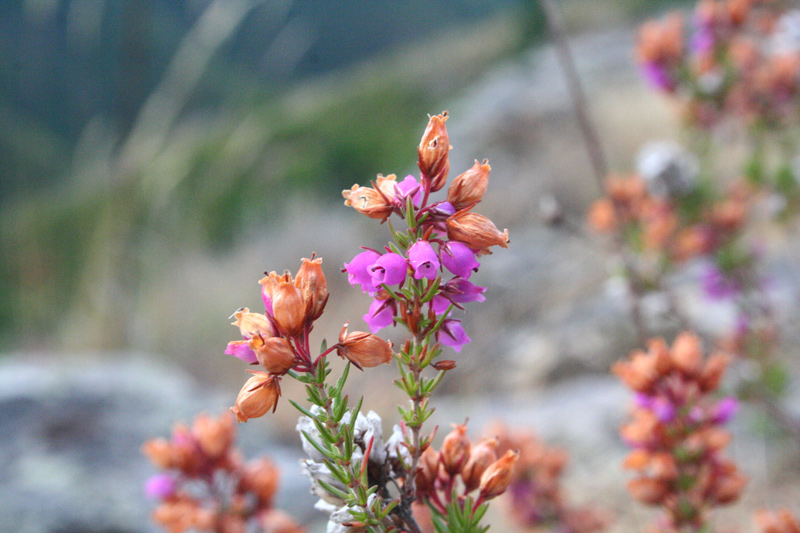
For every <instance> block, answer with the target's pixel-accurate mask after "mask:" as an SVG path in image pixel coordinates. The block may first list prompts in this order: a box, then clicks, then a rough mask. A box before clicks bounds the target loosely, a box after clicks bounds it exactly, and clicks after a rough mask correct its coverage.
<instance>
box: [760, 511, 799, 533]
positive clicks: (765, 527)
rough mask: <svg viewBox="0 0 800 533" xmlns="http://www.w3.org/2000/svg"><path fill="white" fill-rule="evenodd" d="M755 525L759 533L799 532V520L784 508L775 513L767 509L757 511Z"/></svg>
mask: <svg viewBox="0 0 800 533" xmlns="http://www.w3.org/2000/svg"><path fill="white" fill-rule="evenodd" d="M756 525H757V526H758V530H759V531H760V532H761V533H800V520H798V519H797V518H795V517H794V516H792V514H791V513H790V512H789V511H787V510H786V509H781V510H779V511H778V512H776V513H772V512H770V511H767V510H761V511H758V512H757V513H756Z"/></svg>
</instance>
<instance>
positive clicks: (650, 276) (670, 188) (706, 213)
mask: <svg viewBox="0 0 800 533" xmlns="http://www.w3.org/2000/svg"><path fill="white" fill-rule="evenodd" d="M798 20H799V19H798V11H797V9H796V7H795V8H793V7H792V5H791V3H790V2H783V1H779V0H775V1H762V0H701V1H699V2H698V3H697V6H696V8H695V10H694V13H693V15H692V23H691V25H688V26H690V27H689V28H687V24H686V22H685V20H684V15H683V14H681V13H673V14H671V15H669V16H668V17H666V18H664V19H663V20H661V21H652V22H648V23H647V24H645V25H644V26H643V27H642V28H641V29H640V32H639V38H638V43H637V58H638V61H639V64H640V67H641V71H642V73H643V75H644V77H645V79H646V80H647V81H648V82H649V83H650V85H651V86H653V87H654V88H655V89H656V90H658V91H660V92H661V93H663V94H664V95H666V97H667V98H668V99H669V100H670V101H671V102H673V103H674V104H675V105H676V107H677V109H678V114H679V116H680V117H681V118H682V119H683V120H682V124H683V126H684V132H685V134H686V137H687V139H688V140H689V141H690V143H689V145H690V146H691V147H692V149H693V152H690V151H689V150H687V149H684V148H681V147H680V146H679V145H677V144H674V143H673V144H669V143H651V144H649V145H647V146H645V147H644V149H643V150H642V152H641V153H640V155H639V158H638V161H637V169H636V172H635V173H634V174H633V175H631V176H628V177H624V178H623V177H617V176H612V177H607V178H605V179H604V188H605V196H604V197H603V198H601V199H600V200H598V201H597V202H595V204H594V205H593V206H592V208H591V210H590V213H589V223H590V226H592V227H593V228H594V229H596V230H598V231H601V232H605V233H608V234H610V235H612V238H613V240H614V242H615V243H616V246H617V250H618V251H619V253H620V255H621V257H622V258H623V261H622V263H623V265H624V269H623V270H624V272H623V274H624V276H625V278H626V280H627V284H628V289H629V291H628V292H629V293H630V295H631V300H632V306H631V308H632V313H633V315H634V321H635V323H636V325H637V329H638V333H639V341H640V343H643V342H644V340H645V339H646V338H648V337H650V336H651V332H650V331H649V330H648V328H647V327H646V320H645V318H644V317H643V316H642V315H643V312H642V309H641V308H642V306H641V301H642V299H643V298H644V296H645V295H647V294H648V293H650V294H654V295H657V296H658V297H659V298H661V299H662V300H663V302H664V305H663V311H664V312H663V316H662V317H661V318H662V319H663V320H662V322H661V323H660V324H659V326H663V325H665V324H671V325H672V326H673V327H676V328H678V329H693V330H700V329H702V328H700V327H699V325H698V324H696V323H694V322H693V320H692V314H691V313H689V312H688V311H687V309H686V307H685V306H683V305H681V302H680V301H679V299H678V298H677V297H676V296H675V295H674V290H675V283H674V279H675V275H676V274H678V273H680V272H685V271H686V269H687V268H692V267H693V269H694V270H693V271H694V272H698V275H697V278H696V283H697V285H696V286H697V288H698V289H699V292H700V293H701V294H702V295H703V296H704V298H705V299H706V301H707V302H708V303H710V304H712V303H716V302H729V303H730V304H732V306H733V308H734V309H735V319H734V320H733V321H731V322H730V323H728V324H727V326H726V328H725V330H723V331H719V330H717V331H713V332H707V333H710V334H711V336H712V337H713V340H714V342H715V343H716V344H717V346H719V347H720V348H721V349H724V350H725V351H727V352H728V353H729V354H731V355H732V356H734V359H735V360H737V361H746V362H748V363H750V364H751V368H752V370H751V371H750V372H745V373H741V374H740V375H741V376H743V377H742V379H740V382H739V383H737V384H735V385H736V387H737V388H738V390H739V392H740V394H741V395H742V397H746V398H751V399H755V400H757V401H758V402H760V403H762V404H764V405H765V406H766V407H767V412H768V413H770V414H771V415H773V417H774V418H775V419H776V420H777V421H778V422H779V424H780V425H781V426H782V427H783V428H784V429H786V430H788V431H790V432H791V433H793V434H794V435H795V436H797V437H800V426H798V423H797V422H796V421H795V420H793V418H792V417H791V416H790V415H788V414H787V413H786V412H785V410H784V409H783V408H782V407H781V405H780V403H779V399H780V395H781V394H782V393H783V392H784V391H785V390H786V387H787V383H788V380H789V375H788V373H787V370H786V367H785V359H784V358H782V356H781V352H780V340H781V339H780V330H779V328H778V324H779V320H778V319H779V317H778V316H776V311H775V309H774V304H773V301H772V298H771V296H770V290H769V289H770V280H769V278H768V276H767V275H766V274H765V268H764V259H765V256H766V253H767V251H768V246H767V244H766V241H767V235H768V234H776V233H777V234H780V231H781V229H782V228H783V229H785V228H791V223H792V221H793V220H796V216H795V215H796V211H797V200H798V193H799V192H800V187H798V184H800V181H798V174H797V169H796V165H795V164H794V161H795V160H796V159H795V158H796V156H797V147H796V145H795V141H794V139H795V137H796V132H797V130H798V127H800V93H798V88H800V41H799V40H798V39H797V35H798V32H797V31H796V30H797V28H798V25H797V21H798ZM736 135H739V136H740V137H741V138H742V139H744V143H743V146H742V147H740V148H739V150H738V151H737V152H734V153H733V154H732V148H731V143H730V141H729V139H730V138H731V137H733V136H736ZM726 139H728V140H726ZM742 148H743V149H742ZM736 154H742V155H736ZM731 164H733V169H732V168H731V166H732V165H731ZM737 164H738V167H739V168H738V170H737V169H736V166H737ZM776 230H777V232H776ZM789 231H791V229H789ZM698 267H699V268H698Z"/></svg>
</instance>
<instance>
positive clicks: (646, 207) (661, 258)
mask: <svg viewBox="0 0 800 533" xmlns="http://www.w3.org/2000/svg"><path fill="white" fill-rule="evenodd" d="M675 182H682V181H681V180H677V179H675V180H672V183H675ZM650 183H655V184H658V185H657V186H658V187H659V188H661V187H667V186H666V185H664V183H665V181H659V180H656V179H650V180H648V181H645V179H643V178H642V177H640V176H639V175H633V176H629V177H618V176H612V177H609V178H608V179H607V180H606V194H607V196H606V197H604V198H601V199H599V200H597V201H595V203H594V204H593V205H592V207H591V209H590V211H589V224H590V226H591V227H592V228H593V229H595V230H597V231H600V232H616V233H617V234H619V235H620V236H621V237H622V238H623V239H625V243H626V244H627V246H628V247H629V248H630V249H631V250H633V251H636V252H639V253H641V254H644V255H647V254H655V256H656V258H657V261H655V262H656V263H658V264H661V265H663V266H666V265H667V264H668V263H669V262H670V261H671V262H678V263H680V262H684V261H686V260H687V259H690V258H693V257H697V256H700V255H706V256H712V255H714V254H717V253H719V252H721V251H722V252H723V253H724V255H726V256H730V255H731V254H729V253H727V252H728V251H729V250H730V249H731V247H733V246H735V245H736V243H737V238H738V237H739V236H740V234H741V231H742V229H743V228H744V225H745V223H746V222H747V220H748V214H749V211H750V206H751V203H752V201H753V190H752V188H751V187H749V186H748V185H747V184H745V183H741V182H740V183H737V184H734V185H733V186H731V187H730V188H729V189H728V190H727V191H726V192H725V193H724V194H723V195H722V196H721V197H719V198H713V197H711V195H710V193H709V191H708V190H706V189H704V188H703V187H700V186H698V185H695V186H693V187H691V188H690V187H685V188H684V189H683V193H682V194H669V195H666V196H663V197H660V196H656V195H654V194H653V193H652V192H651V191H650V189H649V188H648V184H650ZM673 190H674V187H673Z"/></svg>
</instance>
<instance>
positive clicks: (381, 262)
mask: <svg viewBox="0 0 800 533" xmlns="http://www.w3.org/2000/svg"><path fill="white" fill-rule="evenodd" d="M369 270H370V271H371V272H372V278H371V280H372V285H373V286H375V287H380V286H381V284H383V283H385V284H387V285H397V284H398V283H402V282H403V281H405V279H406V272H408V263H407V262H406V258H405V257H403V256H402V255H400V254H395V253H386V254H383V255H382V256H380V257H379V258H378V259H377V260H376V261H375V263H374V264H373V265H372V266H371V267H369Z"/></svg>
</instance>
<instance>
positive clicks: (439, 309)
mask: <svg viewBox="0 0 800 533" xmlns="http://www.w3.org/2000/svg"><path fill="white" fill-rule="evenodd" d="M451 304H452V302H451V301H450V300H448V299H447V298H445V297H444V296H442V295H441V294H437V295H436V296H434V297H433V300H431V309H433V312H434V313H436V315H437V316H438V315H441V314H442V313H446V312H447V310H448V309H450V305H451Z"/></svg>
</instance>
